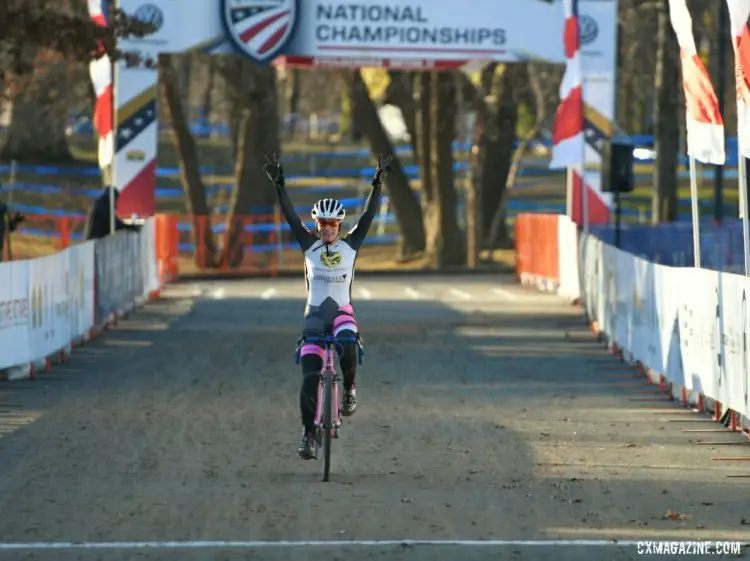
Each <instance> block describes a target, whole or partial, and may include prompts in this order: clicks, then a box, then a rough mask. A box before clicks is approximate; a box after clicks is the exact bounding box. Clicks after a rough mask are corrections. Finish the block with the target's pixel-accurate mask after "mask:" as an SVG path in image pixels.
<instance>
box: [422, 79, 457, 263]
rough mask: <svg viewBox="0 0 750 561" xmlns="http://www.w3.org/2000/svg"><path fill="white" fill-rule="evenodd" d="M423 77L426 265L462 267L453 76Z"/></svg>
mask: <svg viewBox="0 0 750 561" xmlns="http://www.w3.org/2000/svg"><path fill="white" fill-rule="evenodd" d="M424 74H425V78H426V81H428V82H429V91H430V95H429V98H428V101H429V104H428V109H429V112H428V114H427V119H425V121H426V122H429V125H430V126H429V128H430V130H431V131H432V135H431V137H430V142H429V143H427V142H425V143H424V144H422V146H421V148H420V153H421V154H422V160H424V157H425V156H427V158H429V160H430V161H429V165H428V166H427V170H426V171H424V170H423V173H424V175H425V176H426V175H429V176H430V182H431V186H430V189H431V195H432V196H431V197H428V202H427V213H426V216H425V232H426V234H427V236H426V237H427V239H426V247H425V253H426V254H427V258H428V262H429V263H430V265H431V266H432V267H434V268H437V269H441V268H443V267H445V266H450V265H463V264H465V262H466V259H465V251H464V240H463V234H462V232H461V229H460V228H459V227H458V220H457V217H456V203H457V197H456V189H455V185H454V174H453V141H454V140H455V139H456V87H455V81H454V79H453V76H451V75H450V74H449V73H439V72H429V73H427V72H425V73H424ZM423 85H424V82H423ZM423 99H424V97H423ZM420 109H423V107H420ZM423 119H424V116H423ZM422 138H423V140H425V139H424V137H422Z"/></svg>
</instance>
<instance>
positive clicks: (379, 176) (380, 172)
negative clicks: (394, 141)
mask: <svg viewBox="0 0 750 561" xmlns="http://www.w3.org/2000/svg"><path fill="white" fill-rule="evenodd" d="M392 160H393V156H388V157H387V158H386V159H385V160H384V159H383V155H382V154H380V155H379V156H378V167H377V168H376V169H375V177H373V179H372V184H373V186H375V185H382V184H383V181H385V178H386V176H387V175H388V172H390V171H391V166H390V163H391V161H392Z"/></svg>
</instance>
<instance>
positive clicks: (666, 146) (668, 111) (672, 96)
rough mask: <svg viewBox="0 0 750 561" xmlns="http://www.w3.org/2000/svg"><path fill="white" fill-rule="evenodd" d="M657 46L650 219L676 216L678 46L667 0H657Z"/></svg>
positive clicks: (669, 218)
mask: <svg viewBox="0 0 750 561" xmlns="http://www.w3.org/2000/svg"><path fill="white" fill-rule="evenodd" d="M658 2H659V11H658V22H659V31H658V35H657V37H658V39H657V43H658V47H657V55H656V56H657V63H656V73H655V80H654V90H655V92H656V103H655V105H654V140H655V142H654V148H655V151H656V155H657V157H656V167H655V169H654V200H653V214H652V220H653V221H654V222H666V221H670V222H671V221H674V220H677V211H678V206H677V203H678V200H677V187H678V182H677V153H678V148H679V125H678V121H679V109H678V103H679V87H680V76H679V66H678V65H679V63H678V58H677V57H678V54H679V47H678V45H677V40H676V38H675V36H674V32H673V30H672V26H671V24H670V21H669V0H658Z"/></svg>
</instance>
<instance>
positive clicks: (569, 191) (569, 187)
mask: <svg viewBox="0 0 750 561" xmlns="http://www.w3.org/2000/svg"><path fill="white" fill-rule="evenodd" d="M565 169H566V171H567V173H566V174H565V177H566V178H567V180H566V193H565V214H567V215H568V218H570V219H571V220H573V185H574V183H573V182H574V181H575V177H574V173H575V169H574V168H573V167H571V166H568V167H567V168H565Z"/></svg>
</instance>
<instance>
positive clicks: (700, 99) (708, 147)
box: [669, 0, 725, 165]
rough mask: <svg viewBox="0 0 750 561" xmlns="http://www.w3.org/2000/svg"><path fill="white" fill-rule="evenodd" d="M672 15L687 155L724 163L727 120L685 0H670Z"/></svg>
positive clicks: (708, 161)
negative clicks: (683, 102) (683, 91)
mask: <svg viewBox="0 0 750 561" xmlns="http://www.w3.org/2000/svg"><path fill="white" fill-rule="evenodd" d="M669 18H670V20H671V22H672V28H673V29H674V32H675V35H677V43H678V44H679V45H680V59H681V61H682V87H683V88H684V90H685V106H686V107H685V108H686V120H687V127H686V128H687V151H688V156H690V157H691V158H694V159H695V160H697V161H699V162H703V163H706V164H716V165H723V164H724V159H725V154H724V120H723V119H722V117H721V113H720V112H719V100H718V98H717V97H716V92H714V87H713V85H712V84H711V78H710V77H709V76H708V72H707V71H706V67H705V66H704V65H703V61H702V60H701V59H700V57H699V56H698V50H697V49H696V47H695V38H694V37H693V20H692V19H691V17H690V12H689V11H688V7H687V4H686V2H685V0H669Z"/></svg>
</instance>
